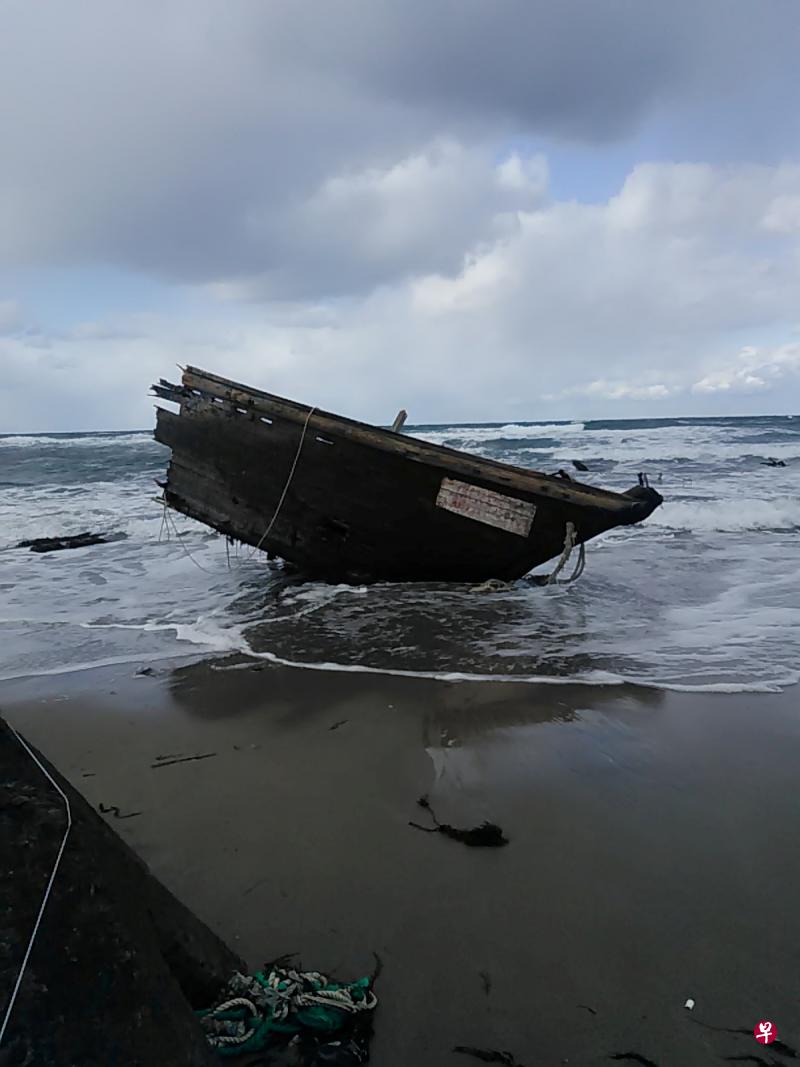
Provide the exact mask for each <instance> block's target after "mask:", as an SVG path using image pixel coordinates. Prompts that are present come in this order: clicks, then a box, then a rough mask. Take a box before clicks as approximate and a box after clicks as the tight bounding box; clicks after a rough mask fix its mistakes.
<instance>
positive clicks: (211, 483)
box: [154, 367, 661, 581]
mask: <svg viewBox="0 0 800 1067" xmlns="http://www.w3.org/2000/svg"><path fill="white" fill-rule="evenodd" d="M154 391H155V393H156V395H157V396H159V397H161V398H162V399H165V400H168V401H172V402H174V403H176V404H178V405H179V411H178V413H174V412H172V411H168V410H166V409H159V411H158V420H157V426H156V431H155V436H156V439H157V440H158V441H160V442H161V443H163V444H165V445H167V446H168V447H169V448H170V449H171V450H172V458H171V462H170V465H169V470H168V473H167V479H166V482H165V484H164V494H165V499H166V501H167V503H168V504H169V505H170V506H171V507H172V508H175V509H176V510H178V511H181V512H183V513H184V514H186V515H189V516H191V517H192V518H195V519H198V520H199V521H201V522H204V523H206V524H207V525H209V526H211V527H213V528H214V529H216V530H219V531H220V532H221V533H224V534H227V535H229V536H230V537H232V538H235V539H236V540H239V541H243V542H245V543H247V544H250V545H254V546H257V547H258V548H260V549H262V550H264V551H266V552H269V553H271V554H273V555H275V556H278V557H280V558H282V559H285V560H288V561H290V562H292V563H294V564H296V565H297V566H298V567H299V568H301V569H302V571H303V572H305V573H307V574H309V575H314V576H319V577H325V578H331V579H356V580H359V579H364V578H374V579H382V580H438V581H482V580H484V579H487V578H500V579H506V580H510V579H513V578H518V577H521V576H522V575H523V574H526V573H527V572H528V571H529V570H531V568H533V567H535V566H537V565H538V564H540V563H544V562H546V561H547V560H549V559H552V558H553V557H556V556H558V555H559V554H560V553H561V551H562V548H563V545H564V539H565V533H566V527H567V523H569V522H572V523H573V524H574V526H575V529H576V531H577V539H578V541H579V542H583V541H588V540H590V539H591V538H592V537H596V536H597V535H598V534H600V533H603V532H604V531H606V530H609V529H612V528H613V527H615V526H621V525H630V524H632V523H635V522H640V521H641V520H642V519H644V518H646V517H647V516H648V515H649V514H650V513H651V512H652V511H653V510H654V509H655V508H656V507H658V505H659V504H660V503H661V497H660V496H659V495H658V494H657V493H656V492H655V491H654V490H652V489H643V488H641V487H636V488H634V489H632V490H629V492H628V493H612V492H608V491H605V490H601V489H597V488H595V487H593V486H587V485H581V484H579V483H577V482H570V481H566V480H564V479H561V478H558V477H551V476H548V475H543V474H539V473H538V472H535V471H529V470H525V469H522V468H518V467H512V466H509V465H507V464H502V463H497V462H494V461H491V460H488V459H483V458H481V457H478V456H473V455H469V454H466V453H462V452H457V451H455V450H452V449H449V448H444V447H442V446H440V445H435V444H431V443H429V442H425V441H421V440H417V439H415V438H412V437H409V436H407V435H403V434H397V433H393V432H391V431H388V430H382V429H379V428H377V427H373V426H368V425H366V424H363V423H357V422H354V421H352V420H349V419H344V418H340V417H339V416H336V415H331V414H329V413H327V412H322V411H317V410H316V409H313V408H308V407H306V406H303V405H300V404H296V403H294V402H292V401H288V400H284V399H283V398H280V397H275V396H272V395H271V394H267V393H264V392H261V391H259V390H254V389H249V388H248V387H246V386H243V385H240V384H238V383H236V382H232V381H229V380H228V379H224V378H220V377H218V376H216V375H212V374H208V373H207V372H204V371H199V370H196V369H194V368H191V367H190V368H187V370H186V371H185V372H184V374H183V379H182V383H181V385H172V384H170V383H168V382H164V381H162V382H161V383H160V384H158V385H156V386H154Z"/></svg>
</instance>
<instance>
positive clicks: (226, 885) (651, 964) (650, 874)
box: [0, 660, 800, 1067]
mask: <svg viewBox="0 0 800 1067" xmlns="http://www.w3.org/2000/svg"><path fill="white" fill-rule="evenodd" d="M226 663H227V665H228V667H230V666H232V665H233V661H230V660H228V661H226ZM226 663H224V662H222V661H218V662H216V663H204V664H194V665H188V666H182V667H178V668H165V667H164V666H163V665H161V666H158V665H157V667H156V668H155V673H153V674H151V675H137V674H134V671H133V668H132V667H131V666H130V665H127V666H116V667H111V668H98V669H95V670H91V671H81V672H76V673H74V674H62V675H57V676H52V677H39V678H31V679H28V680H18V681H12V682H5V683H3V684H2V686H0V707H1V708H2V711H3V714H5V715H6V717H7V718H8V719H9V721H10V722H11V723H12V724H13V725H15V726H16V727H17V728H18V729H20V730H22V731H24V733H25V734H26V735H27V737H28V738H29V739H30V740H31V741H32V742H33V743H34V744H36V745H37V746H38V747H39V748H40V749H41V750H42V751H43V752H44V753H45V754H46V755H47V756H48V757H49V758H50V759H51V760H52V761H53V762H54V763H55V764H56V765H57V766H58V767H59V769H60V770H61V771H62V772H63V773H64V774H65V775H66V777H67V778H69V780H70V781H71V782H72V783H73V784H74V785H75V786H76V787H77V788H78V789H79V790H80V791H81V792H82V793H83V794H84V795H85V796H86V797H87V799H88V800H89V801H90V802H91V803H92V804H93V805H94V806H95V807H97V806H98V805H100V804H102V805H103V806H104V807H105V808H106V809H110V808H111V807H112V806H115V807H116V808H117V809H118V811H119V817H117V815H115V813H114V812H113V811H108V813H107V814H106V815H105V818H106V819H107V820H108V821H109V822H110V823H111V825H113V826H114V828H115V829H116V830H118V832H119V833H120V834H121V835H122V836H123V837H124V838H125V840H126V841H128V842H129V843H130V844H131V845H132V846H133V848H134V849H135V850H136V851H137V852H138V853H139V854H140V855H141V856H142V857H143V858H144V859H145V860H146V861H147V862H148V863H149V864H150V866H151V868H152V870H153V872H154V873H155V874H156V875H157V876H158V877H159V878H160V879H161V880H162V881H163V882H164V883H165V884H166V885H167V886H168V887H169V888H170V889H172V890H173V891H174V892H175V893H176V894H177V895H178V896H179V897H180V899H182V900H183V901H184V902H185V903H186V904H187V905H189V907H190V908H192V909H193V910H194V911H195V912H196V913H197V914H198V915H199V917H200V918H201V919H203V920H204V921H205V922H207V923H208V924H209V925H210V926H211V928H212V929H213V930H215V931H216V932H217V933H219V934H220V936H221V937H222V938H223V939H225V940H226V941H227V942H228V943H229V944H230V945H231V946H232V947H233V948H234V949H235V950H236V951H237V952H240V953H241V954H242V955H243V956H244V958H245V959H246V960H247V961H248V963H249V964H250V965H251V966H252V967H254V968H255V967H258V966H260V965H261V964H262V963H263V962H264V961H265V960H266V959H270V958H274V957H275V956H277V955H279V954H283V953H287V952H296V953H297V954H298V955H299V957H300V958H301V959H302V961H303V963H304V964H305V965H307V966H309V967H314V968H320V969H322V970H326V971H336V972H338V973H340V974H341V975H343V976H356V975H360V974H362V973H368V972H369V971H371V970H372V968H373V965H374V958H373V953H377V954H378V955H379V956H380V958H381V960H382V961H383V974H382V976H381V978H380V981H379V985H378V993H379V996H380V1000H381V1003H380V1008H379V1013H378V1015H377V1018H376V1033H375V1039H374V1042H373V1046H372V1062H373V1063H375V1064H376V1065H377V1067H401V1065H402V1067H409V1065H412V1064H414V1065H421V1067H422V1065H438V1064H448V1063H453V1064H458V1063H463V1064H465V1065H466V1064H469V1063H478V1062H480V1061H479V1060H478V1059H475V1058H474V1057H472V1056H469V1055H468V1054H466V1053H463V1052H462V1053H458V1052H455V1051H454V1049H455V1048H456V1047H457V1046H464V1047H468V1048H473V1049H486V1050H488V1049H492V1050H506V1051H508V1052H510V1053H511V1054H512V1055H513V1057H515V1059H516V1062H517V1063H518V1064H520V1065H523V1067H532V1065H541V1064H544V1065H549V1064H561V1063H569V1064H600V1063H607V1062H611V1061H613V1060H618V1061H623V1062H624V1061H628V1062H633V1063H645V1064H647V1063H655V1064H658V1065H659V1067H672V1065H684V1064H705V1063H714V1062H722V1061H724V1060H725V1059H738V1060H741V1061H742V1062H751V1063H778V1062H784V1061H785V1058H786V1056H787V1055H788V1052H787V1050H786V1049H782V1048H781V1047H780V1046H777V1045H772V1046H771V1048H770V1049H766V1050H765V1049H763V1048H761V1047H759V1046H758V1045H757V1044H756V1042H755V1040H754V1038H753V1035H752V1030H753V1027H754V1026H755V1025H756V1023H757V1022H758V1021H759V1020H762V1019H770V1020H772V1021H773V1022H774V1023H775V1025H776V1027H777V1031H778V1036H779V1038H780V1040H781V1041H782V1042H784V1043H785V1045H786V1046H788V1047H789V1049H796V1048H798V1047H800V1007H798V1004H797V998H796V957H797V944H798V935H799V934H800V930H799V929H798V926H800V923H798V918H797V911H796V907H795V902H794V898H795V896H796V891H795V887H796V886H797V884H798V876H800V856H799V855H798V850H797V847H796V838H797V826H798V817H799V816H800V811H798V800H797V794H796V767H797V761H798V756H799V755H800V723H798V720H797V715H796V704H797V696H796V691H793V690H791V689H790V690H788V691H786V692H785V693H783V694H775V695H745V694H740V695H719V694H713V695H709V694H703V695H698V694H688V693H687V694H684V693H669V692H664V691H658V690H655V689H643V688H635V687H632V686H609V687H604V688H593V687H590V686H579V685H563V686H557V685H530V684H508V683H497V684H493V683H445V682H437V681H431V680H426V679H407V678H392V677H383V676H380V675H365V674H358V673H346V672H340V673H336V672H331V673H328V672H322V671H317V672H312V671H299V670H292V669H288V668H282V667H270V666H263V665H261V664H259V665H257V666H255V667H253V666H248V665H245V666H244V667H241V668H239V669H220V667H223V668H224V667H225V666H226ZM189 757H196V758H189ZM425 793H427V794H428V795H429V796H430V799H431V803H432V805H433V807H434V809H435V811H436V814H437V816H438V817H439V819H440V820H443V821H447V822H450V823H452V824H453V825H456V826H472V825H474V824H476V823H479V822H481V821H482V820H484V819H489V820H492V821H494V822H496V823H498V824H499V825H500V826H501V827H502V828H503V830H504V832H505V833H506V834H507V836H508V837H509V838H510V844H509V845H508V846H507V847H505V848H502V849H470V848H467V847H465V846H463V845H461V844H459V843H458V842H455V841H451V840H448V839H446V838H444V837H442V836H441V835H438V834H424V833H421V832H419V831H418V830H415V829H413V828H412V827H410V826H409V825H408V822H409V820H410V819H411V820H417V821H424V814H425V813H424V812H422V811H421V809H420V808H419V807H417V805H416V800H417V798H418V797H419V796H420V795H422V794H425ZM689 998H691V999H692V1000H694V1002H695V1006H694V1009H693V1010H691V1011H690V1010H688V1009H687V1008H685V1007H684V1004H685V1002H686V1001H687V999H689ZM776 1048H777V1049H778V1051H775V1049H776ZM754 1057H755V1058H754ZM498 1062H499V1061H498ZM507 1062H511V1061H507Z"/></svg>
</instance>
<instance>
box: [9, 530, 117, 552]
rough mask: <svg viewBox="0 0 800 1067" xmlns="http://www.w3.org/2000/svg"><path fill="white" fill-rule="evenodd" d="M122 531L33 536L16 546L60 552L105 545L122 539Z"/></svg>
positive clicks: (39, 550) (33, 550) (40, 550)
mask: <svg viewBox="0 0 800 1067" xmlns="http://www.w3.org/2000/svg"><path fill="white" fill-rule="evenodd" d="M127 536H128V535H127V534H124V533H112V534H99V533H91V532H90V531H88V530H87V531H86V532H85V533H80V534H71V535H70V536H68V537H34V538H33V539H32V540H30V541H20V542H18V544H17V548H29V549H30V550H31V552H60V551H62V549H65V548H87V547H88V546H89V545H105V544H108V543H109V542H110V541H124V540H125V538H126V537H127Z"/></svg>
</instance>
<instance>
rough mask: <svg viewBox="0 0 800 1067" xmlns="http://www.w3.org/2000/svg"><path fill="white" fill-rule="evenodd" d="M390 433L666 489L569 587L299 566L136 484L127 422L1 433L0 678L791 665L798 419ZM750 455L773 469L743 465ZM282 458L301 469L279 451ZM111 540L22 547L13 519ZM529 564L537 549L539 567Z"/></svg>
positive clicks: (785, 669)
mask: <svg viewBox="0 0 800 1067" xmlns="http://www.w3.org/2000/svg"><path fill="white" fill-rule="evenodd" d="M410 432H413V433H415V434H417V435H418V436H421V437H424V438H426V439H427V440H431V441H436V442H439V443H444V444H448V445H450V446H452V447H457V448H464V449H468V450H470V451H475V452H479V453H480V454H482V455H486V456H491V457H493V458H496V459H501V460H504V461H506V462H510V463H516V464H519V465H520V466H527V467H534V468H537V469H541V470H545V471H551V472H552V471H554V470H556V469H558V468H559V467H567V466H569V464H570V461H571V460H572V459H580V460H583V461H584V462H586V463H587V464H588V465H589V466H590V468H591V472H590V473H589V474H582V475H580V476H579V477H581V478H582V479H584V480H586V481H589V482H593V483H596V484H598V485H605V486H607V487H609V488H613V489H627V488H629V487H630V486H631V485H633V484H635V482H636V475H637V472H638V471H640V470H646V471H647V472H648V473H649V475H650V477H651V480H652V481H653V482H654V483H655V484H657V486H658V488H659V490H660V491H661V492H662V494H663V495H664V497H665V503H664V505H663V506H662V508H660V509H659V510H658V511H657V512H656V513H655V514H654V515H653V516H652V517H651V518H650V519H649V520H648V521H647V522H646V523H645V524H644V525H642V526H640V527H635V528H627V529H620V530H616V531H612V532H611V533H609V534H607V535H605V536H604V537H602V538H599V539H598V540H596V541H593V542H592V543H591V544H590V545H589V547H588V561H587V569H586V573H585V575H584V577H583V578H582V579H581V580H580V582H578V583H576V584H575V585H573V586H568V587H565V586H559V587H548V588H543V587H541V586H538V585H535V584H533V583H530V582H527V581H525V580H523V581H520V582H517V583H515V584H514V585H512V586H511V587H509V588H508V589H506V590H502V591H500V592H494V593H476V592H472V591H470V590H469V589H468V588H467V587H461V586H446V585H432V584H427V585H412V584H401V585H386V584H378V585H370V586H361V587H351V586H330V585H325V584H323V583H302V582H300V581H299V580H298V579H296V578H294V577H291V576H289V575H288V574H287V573H285V572H284V571H283V569H282V567H281V566H280V565H279V564H270V563H268V562H267V560H266V557H264V556H263V555H262V554H261V553H255V554H254V553H253V552H252V550H250V549H249V548H240V549H239V550H238V552H234V551H233V550H231V551H230V554H229V552H228V550H227V548H226V543H225V540H224V538H222V537H219V536H218V535H217V534H215V533H214V532H213V531H210V530H208V529H206V528H204V527H202V526H200V525H198V524H197V523H194V522H192V521H191V520H188V519H185V518H183V517H181V516H178V515H175V514H174V513H171V512H170V513H168V514H167V516H165V515H164V513H163V509H162V508H161V507H160V506H159V504H158V503H157V502H156V496H157V495H158V493H159V490H158V487H157V486H156V485H155V482H154V480H155V479H156V478H158V477H161V476H163V472H164V468H165V466H166V462H167V458H168V452H167V450H166V449H165V448H163V447H162V446H160V445H158V444H156V443H155V442H154V441H153V440H152V437H151V435H150V434H149V433H148V432H142V433H122V434H81V435H76V434H60V435H47V434H37V435H31V436H13V437H10V436H6V437H0V635H1V636H2V650H1V651H0V678H11V677H18V676H21V675H28V674H40V673H57V672H60V671H63V670H69V669H74V668H75V667H78V666H92V665H95V664H99V663H117V662H119V663H124V662H130V663H132V664H134V665H136V666H138V665H139V664H142V663H150V662H152V661H154V660H157V659H159V658H169V657H173V656H183V655H186V653H187V652H190V653H191V652H196V653H197V654H198V655H208V654H209V653H225V652H246V653H255V654H258V655H262V656H264V657H266V658H269V659H277V660H279V661H282V662H290V663H299V664H304V665H308V666H312V665H314V666H319V665H322V664H324V665H326V666H327V667H328V668H330V667H331V666H334V667H338V668H339V669H344V670H380V671H398V672H409V673H419V672H421V673H425V674H432V675H447V676H451V677H463V676H475V675H478V676H491V677H495V678H496V677H505V676H508V677H513V678H530V679H532V680H537V681H541V680H543V679H548V680H551V681H553V682H561V681H565V680H572V681H586V682H592V683H606V684H619V683H620V682H622V681H636V682H639V683H642V684H645V685H650V686H657V687H668V688H682V687H686V688H691V689H716V690H721V691H737V690H754V691H758V690H763V689H775V688H782V687H784V686H786V685H790V684H793V683H795V682H797V680H798V678H799V677H800V671H799V670H798V663H800V596H798V593H799V592H800V552H798V550H797V549H798V533H800V485H799V484H798V473H797V472H798V471H800V418H791V417H783V418H773V417H762V418H746V419H707V420H703V419H678V420H640V421H625V422H622V421H609V422H591V423H586V424H583V423H568V424H567V423H565V424H559V423H538V424H508V425H502V426H500V425H482V426H470V427H463V426H460V427H456V426H435V427H434V426H424V427H416V428H412V430H411V431H410ZM767 456H775V457H776V458H780V459H784V460H785V461H786V462H787V464H788V465H787V466H786V467H785V468H768V467H765V466H763V460H764V459H765V458H766V457H767ZM299 473H300V474H302V469H301V468H300V469H299ZM86 529H92V530H107V531H121V532H124V533H125V534H127V539H126V540H123V541H119V542H116V543H113V544H108V545H100V546H95V547H92V548H86V549H78V550H75V551H68V552H59V553H54V554H49V555H36V554H33V553H29V552H26V551H23V550H19V549H15V548H13V547H12V546H13V545H14V544H15V543H16V542H17V541H18V540H20V539H22V538H26V537H37V536H46V535H52V534H65V533H78V532H80V531H82V530H86ZM544 569H547V568H544Z"/></svg>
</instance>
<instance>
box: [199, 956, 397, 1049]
mask: <svg viewBox="0 0 800 1067" xmlns="http://www.w3.org/2000/svg"><path fill="white" fill-rule="evenodd" d="M371 985H372V979H371V978H360V979H358V980H357V981H355V982H351V983H339V982H333V981H331V979H329V978H328V977H327V976H326V975H324V974H321V973H320V972H319V971H297V970H294V969H287V968H284V967H278V966H275V965H273V966H272V967H271V968H270V970H269V971H267V970H264V971H259V972H258V973H257V974H254V975H252V976H250V975H244V974H241V973H239V972H238V971H237V972H236V973H235V974H234V975H233V976H232V977H231V978H230V980H229V981H228V984H227V986H226V988H225V990H224V991H223V994H222V996H223V999H222V1000H221V1001H220V1002H219V1003H218V1004H216V1005H215V1006H214V1007H212V1008H208V1009H206V1010H205V1011H199V1012H197V1015H198V1017H199V1019H200V1022H201V1025H202V1026H203V1029H204V1030H205V1034H206V1040H207V1041H208V1043H209V1045H210V1046H211V1047H212V1048H213V1049H215V1050H216V1051H217V1052H218V1053H219V1055H220V1056H235V1055H244V1054H245V1053H250V1052H258V1051H261V1050H262V1049H263V1048H265V1047H266V1046H267V1045H268V1044H270V1043H271V1042H272V1041H273V1040H274V1039H280V1038H283V1039H284V1040H290V1039H292V1038H293V1037H297V1036H302V1035H303V1034H304V1033H308V1032H313V1033H317V1034H320V1035H328V1036H329V1037H330V1036H334V1035H338V1034H339V1032H340V1031H342V1030H344V1029H346V1028H347V1027H348V1020H350V1021H351V1022H352V1021H353V1020H355V1019H356V1017H358V1016H361V1015H363V1014H365V1013H368V1012H371V1011H373V1010H374V1009H375V1007H376V1005H377V1003H378V998H377V997H376V996H375V994H374V993H373V991H372V989H371Z"/></svg>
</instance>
